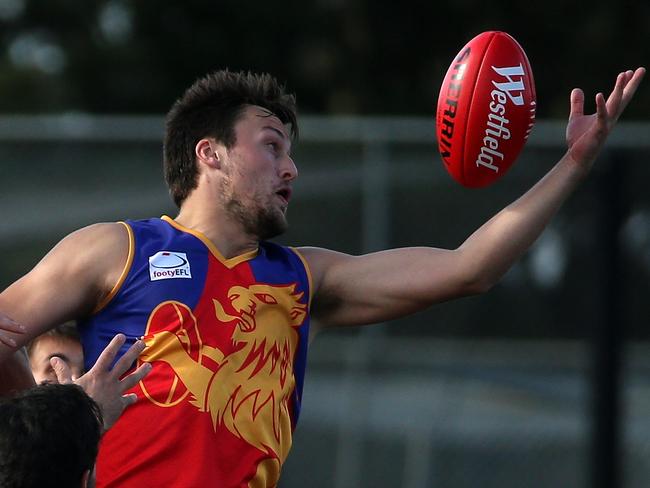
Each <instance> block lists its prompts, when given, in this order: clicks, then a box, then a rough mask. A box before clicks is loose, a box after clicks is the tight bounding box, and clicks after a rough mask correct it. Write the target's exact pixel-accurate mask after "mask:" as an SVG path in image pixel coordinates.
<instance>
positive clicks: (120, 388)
mask: <svg viewBox="0 0 650 488" xmlns="http://www.w3.org/2000/svg"><path fill="white" fill-rule="evenodd" d="M125 341H126V337H125V336H124V334H117V335H116V336H115V337H114V338H113V339H112V340H111V342H110V343H109V344H108V346H106V348H105V349H104V350H103V351H102V353H101V354H100V355H99V357H98V358H97V362H96V363H95V364H94V366H93V367H92V368H91V369H90V371H88V372H87V373H85V374H84V375H82V376H80V377H79V378H74V377H73V376H72V373H71V371H70V368H69V366H68V365H67V363H66V362H65V361H63V360H62V359H61V358H58V357H53V358H52V359H51V360H50V361H51V363H52V367H53V368H54V371H55V373H56V377H57V379H58V381H59V383H61V384H67V383H75V384H77V385H79V386H81V387H82V388H83V389H84V391H85V392H86V393H87V394H88V395H90V396H91V397H92V398H93V400H95V401H96V402H97V403H98V404H99V406H100V407H101V409H102V416H103V418H104V429H106V430H108V429H109V428H111V426H112V425H113V424H114V423H115V422H116V421H117V419H118V418H119V417H120V415H122V412H123V411H124V409H125V408H126V407H128V406H129V405H131V404H133V403H135V401H136V400H137V398H136V395H135V393H129V394H126V395H125V394H124V392H125V391H127V390H129V389H131V388H132V387H133V386H135V385H136V384H137V383H138V381H140V380H141V379H142V378H144V377H145V376H146V375H147V374H148V373H149V371H151V364H150V363H144V364H142V365H140V366H139V367H138V368H136V369H135V370H134V371H132V372H131V373H129V374H128V375H126V376H125V377H124V378H122V375H124V373H126V372H127V371H128V370H129V369H130V368H131V366H132V365H133V363H134V362H135V360H136V359H137V358H138V356H139V355H140V353H141V352H142V351H143V350H144V347H145V343H144V341H142V340H138V341H136V342H135V343H134V344H133V345H132V346H131V347H130V348H129V349H128V350H127V351H126V352H125V353H124V354H123V355H122V356H121V357H120V359H118V360H117V362H116V363H115V365H114V366H113V367H111V364H112V363H113V361H114V360H115V357H116V355H117V353H118V352H119V350H120V347H122V345H123V344H124V342H125Z"/></svg>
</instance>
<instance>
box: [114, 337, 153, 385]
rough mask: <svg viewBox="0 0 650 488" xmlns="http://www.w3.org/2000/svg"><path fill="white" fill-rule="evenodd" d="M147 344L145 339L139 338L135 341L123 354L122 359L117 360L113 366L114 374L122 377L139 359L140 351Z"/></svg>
mask: <svg viewBox="0 0 650 488" xmlns="http://www.w3.org/2000/svg"><path fill="white" fill-rule="evenodd" d="M144 347H145V344H144V341H143V340H141V339H138V340H137V341H135V342H134V343H133V344H132V345H131V347H129V349H128V350H127V351H126V352H125V353H124V354H123V355H122V357H121V358H120V359H118V360H117V362H116V363H115V366H113V371H112V374H113V375H114V376H117V377H120V376H122V375H123V374H124V373H126V372H127V371H128V370H129V369H130V368H131V365H132V364H133V363H134V362H135V360H136V359H138V356H139V355H140V353H141V352H142V351H143V350H144Z"/></svg>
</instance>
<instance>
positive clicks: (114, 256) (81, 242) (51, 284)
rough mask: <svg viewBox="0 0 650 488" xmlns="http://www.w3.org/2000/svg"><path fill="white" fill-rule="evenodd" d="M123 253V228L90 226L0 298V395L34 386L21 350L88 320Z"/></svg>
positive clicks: (63, 243) (122, 260)
mask: <svg viewBox="0 0 650 488" xmlns="http://www.w3.org/2000/svg"><path fill="white" fill-rule="evenodd" d="M128 253H129V237H128V233H127V230H126V229H125V227H124V226H123V225H122V224H95V225H92V226H90V227H86V228H84V229H81V230H79V231H77V232H74V233H72V234H70V235H69V236H67V237H66V238H64V239H63V240H62V241H61V242H60V243H59V244H57V246H55V247H54V248H53V249H52V250H51V251H50V252H49V253H48V254H47V256H45V257H44V258H43V259H42V260H41V262H39V263H38V264H37V265H36V266H35V267H34V269H33V270H31V271H30V272H29V273H27V274H26V275H25V276H23V277H22V278H21V279H19V280H18V281H16V282H15V283H14V284H12V285H11V286H9V287H8V288H7V289H6V290H4V291H3V292H2V293H0V311H1V312H2V316H3V317H4V320H3V321H0V329H2V330H0V395H2V394H5V393H8V392H10V391H12V390H19V389H23V388H24V387H26V386H29V385H30V384H33V381H34V380H33V378H32V376H31V371H30V370H29V368H28V367H26V366H25V361H24V358H23V356H24V353H23V352H22V351H21V348H22V347H23V346H24V345H26V344H27V343H28V342H29V341H30V340H32V339H33V338H34V337H36V336H37V335H39V334H42V333H43V332H45V331H47V330H48V329H51V328H52V327H55V326H56V325H58V324H61V323H63V322H65V321H67V320H71V319H74V318H77V317H80V316H84V315H87V314H90V313H91V312H92V310H93V309H94V307H95V306H96V305H97V304H98V303H100V302H101V300H102V299H103V298H104V297H106V296H107V295H108V294H109V293H110V290H111V289H112V287H113V286H114V285H115V283H117V282H118V280H119V276H120V274H121V272H122V270H123V268H124V264H125V263H126V261H127V258H128ZM8 317H11V319H13V320H10V319H8ZM17 324H19V325H17ZM21 326H22V328H21Z"/></svg>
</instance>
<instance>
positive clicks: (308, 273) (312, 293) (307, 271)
mask: <svg viewBox="0 0 650 488" xmlns="http://www.w3.org/2000/svg"><path fill="white" fill-rule="evenodd" d="M289 249H291V250H292V251H293V252H294V253H295V254H296V256H298V257H299V258H300V260H301V261H302V265H303V266H304V267H305V273H307V282H308V283H309V303H308V306H309V308H310V309H311V299H312V297H313V296H314V286H313V282H312V278H311V269H310V268H309V264H308V263H307V260H306V259H305V257H304V256H303V255H302V253H301V252H300V251H298V249H296V248H295V247H291V246H290V247H289Z"/></svg>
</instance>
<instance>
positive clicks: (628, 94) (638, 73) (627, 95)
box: [621, 67, 646, 111]
mask: <svg viewBox="0 0 650 488" xmlns="http://www.w3.org/2000/svg"><path fill="white" fill-rule="evenodd" d="M645 71H646V70H645V68H643V67H641V68H637V69H636V70H634V71H632V70H629V71H627V72H626V83H625V87H624V89H623V97H622V101H621V111H622V109H624V108H625V107H626V106H627V104H628V103H629V102H630V100H632V97H633V96H634V94H635V93H636V90H637V88H639V85H640V84H641V81H642V80H643V77H644V76H645Z"/></svg>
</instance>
